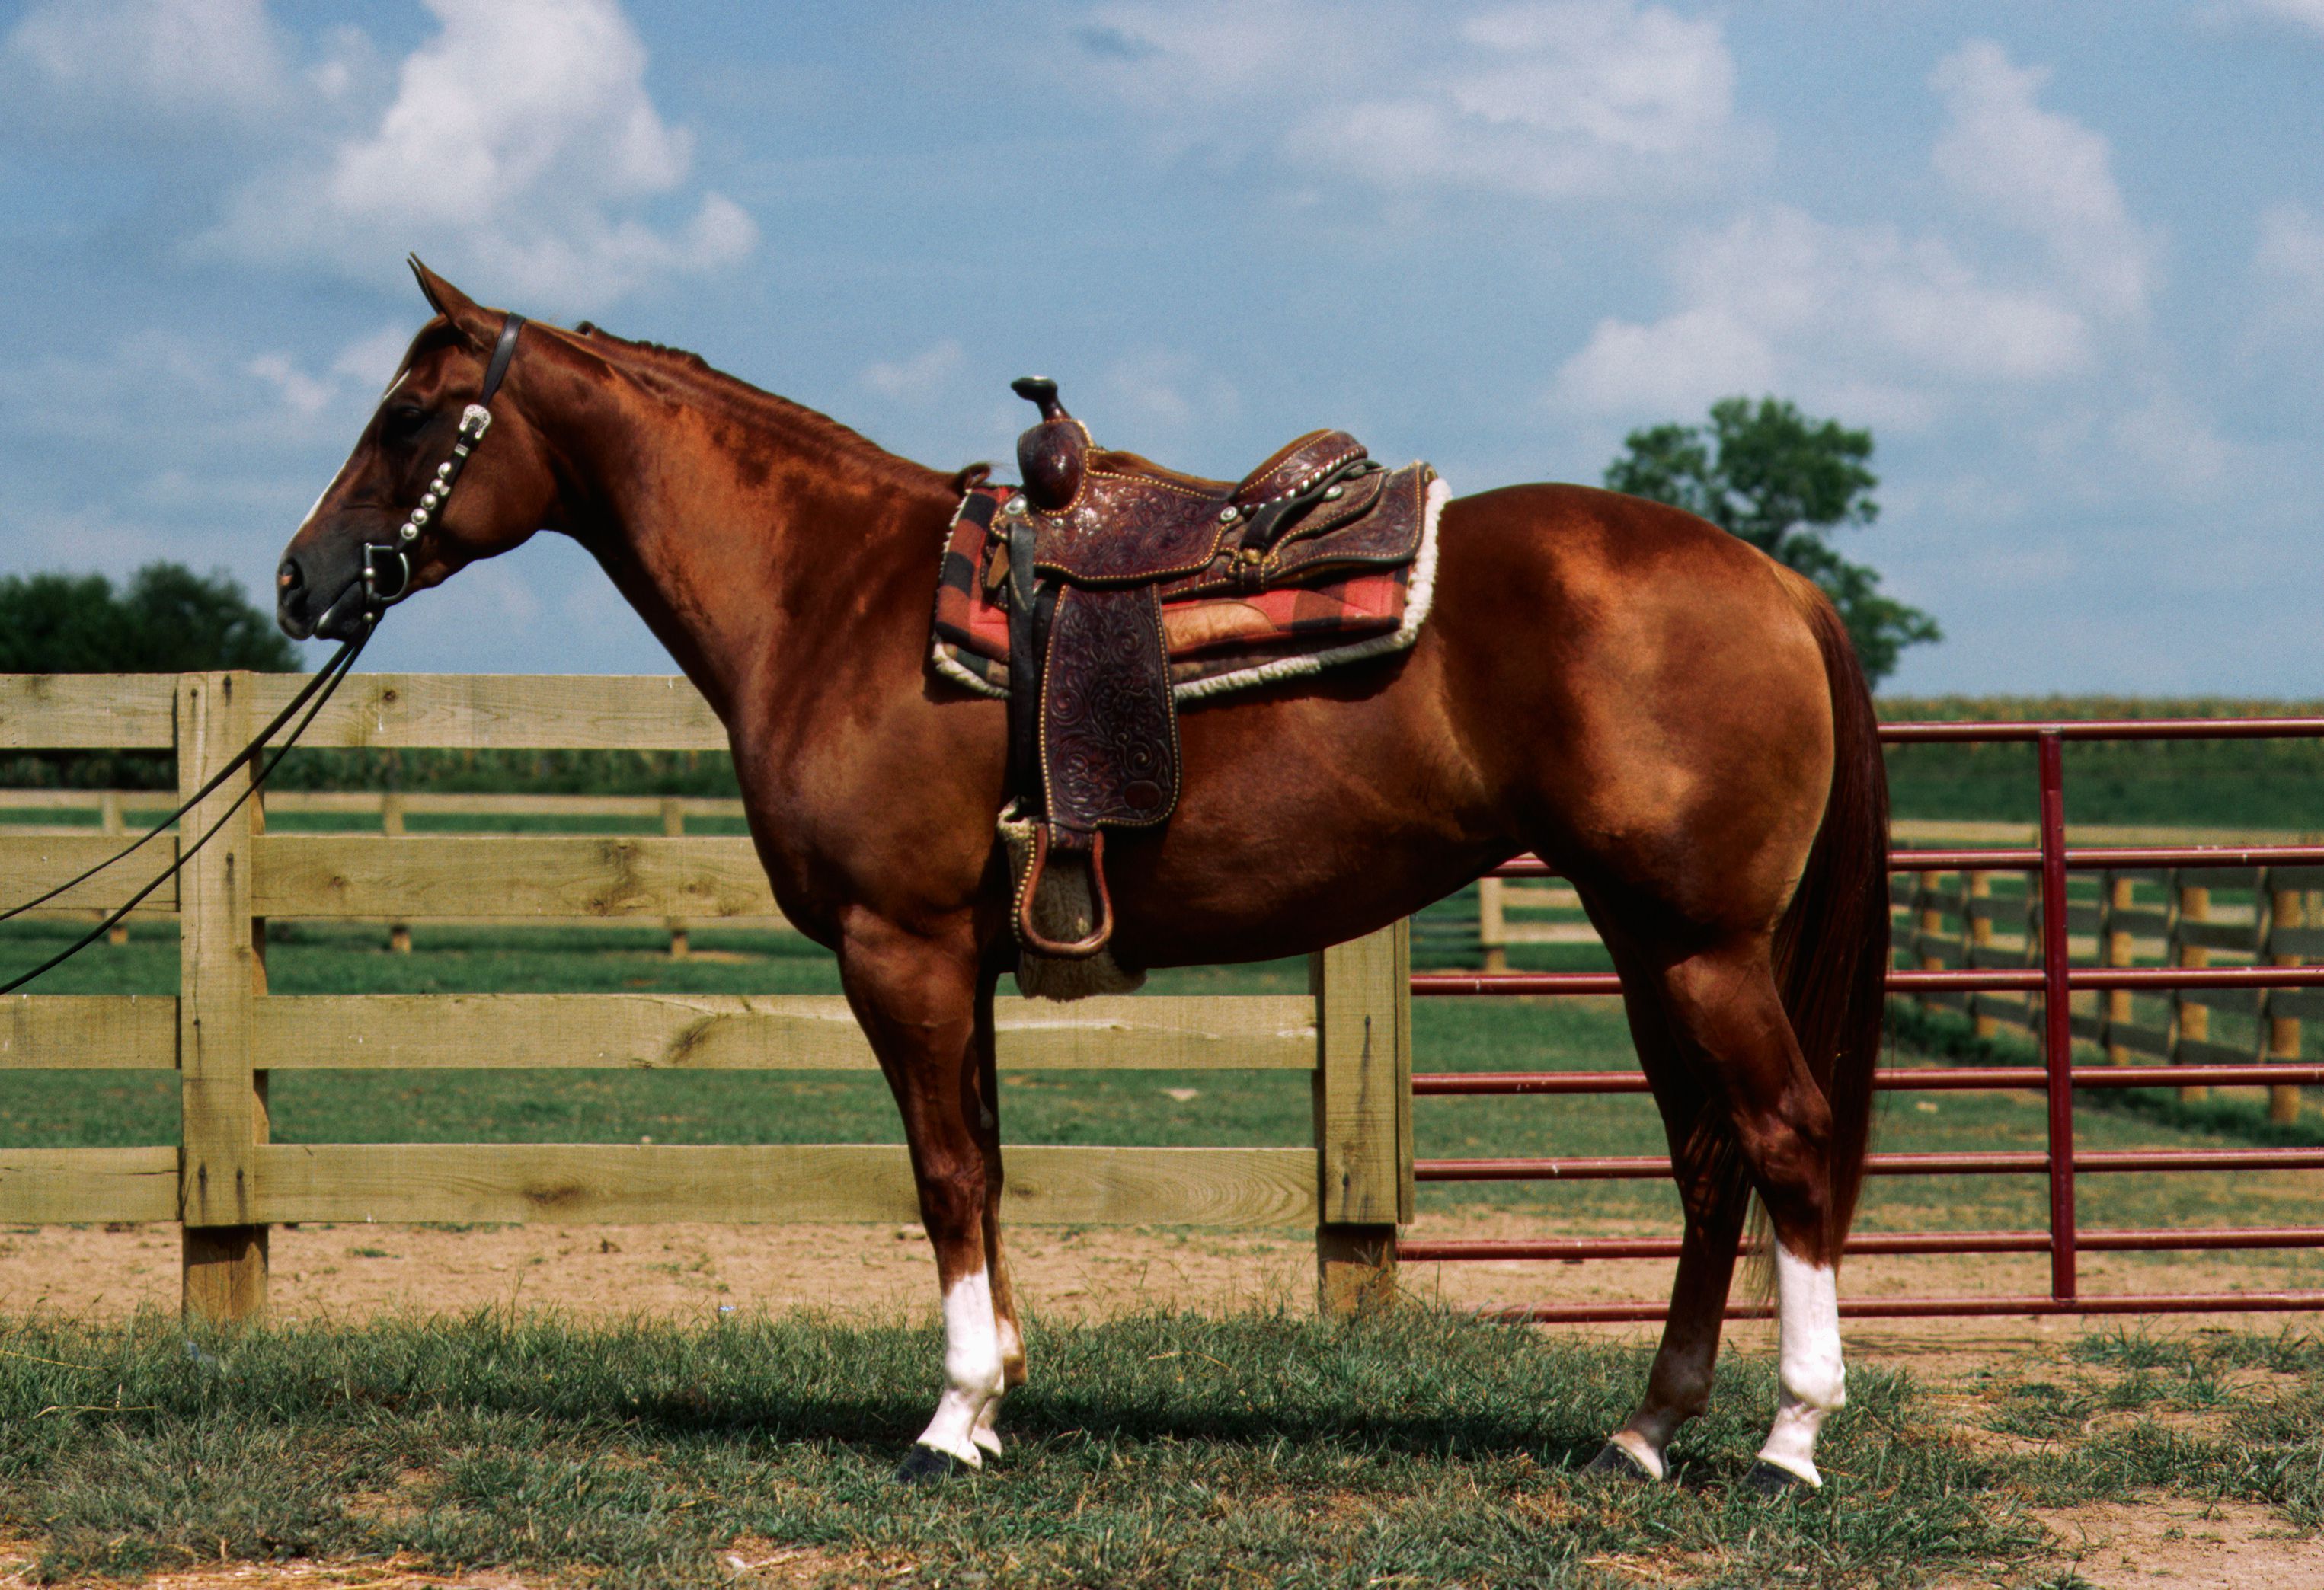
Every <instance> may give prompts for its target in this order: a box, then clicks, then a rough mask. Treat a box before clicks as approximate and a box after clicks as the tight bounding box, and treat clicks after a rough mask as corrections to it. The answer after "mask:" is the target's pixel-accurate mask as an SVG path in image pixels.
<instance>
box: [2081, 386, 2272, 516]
mask: <svg viewBox="0 0 2324 1590" xmlns="http://www.w3.org/2000/svg"><path fill="white" fill-rule="evenodd" d="M2108 439H2109V440H2110V441H2111V442H2112V443H2113V445H2114V446H2116V448H2117V449H2119V450H2120V451H2121V452H2122V453H2124V454H2125V455H2127V456H2128V457H2130V458H2131V459H2132V460H2134V461H2135V463H2136V464H2138V465H2139V466H2140V473H2141V475H2142V477H2143V478H2145V479H2148V480H2151V481H2153V482H2154V483H2156V484H2157V485H2159V486H2161V487H2163V488H2165V489H2168V490H2171V491H2173V492H2180V493H2182V494H2195V493H2201V492H2214V491H2216V488H2217V487H2218V484H2219V483H2220V482H2222V481H2223V480H2225V479H2227V476H2228V474H2229V473H2230V472H2231V471H2234V470H2236V469H2238V468H2246V469H2247V468H2250V467H2251V466H2252V460H2251V458H2250V455H2249V450H2248V449H2246V448H2245V447H2242V446H2238V445H2236V443H2234V442H2231V441H2229V440H2227V438H2226V437H2222V436H2220V435H2219V433H2218V430H2217V429H2216V428H2215V427H2213V426H2212V424H2211V422H2210V420H2209V418H2206V417H2205V416H2204V415H2202V414H2201V413H2199V411H2197V410H2196V409H2194V407H2193V406H2192V405H2190V404H2189V403H2188V402H2187V401H2186V400H2184V399H2183V398H2181V397H2180V396H2179V395H2178V394H2177V393H2176V392H2174V391H2172V390H2171V389H2170V388H2169V387H2167V386H2164V385H2163V384H2162V383H2161V382H2160V381H2150V382H2149V383H2148V386H2147V392H2146V398H2145V400H2144V402H2142V403H2140V404H2139V405H2138V406H2137V407H2136V408H2135V409H2124V410H2122V411H2121V412H2120V413H2118V414H2116V416H2115V418H2114V421H2113V423H2112V425H2111V426H2110V427H2108Z"/></svg>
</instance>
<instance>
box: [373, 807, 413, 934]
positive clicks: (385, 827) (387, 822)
mask: <svg viewBox="0 0 2324 1590" xmlns="http://www.w3.org/2000/svg"><path fill="white" fill-rule="evenodd" d="M379 831H380V832H382V833H383V834H385V835H387V837H388V838H390V839H401V838H402V837H403V832H404V831H403V793H402V791H401V790H393V789H391V790H389V791H387V792H386V793H385V794H384V795H381V796H380V797H379ZM387 949H388V953H390V954H392V955H409V954H410V953H411V924H410V923H408V922H391V923H389V924H387Z"/></svg>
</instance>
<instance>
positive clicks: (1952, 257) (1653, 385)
mask: <svg viewBox="0 0 2324 1590" xmlns="http://www.w3.org/2000/svg"><path fill="white" fill-rule="evenodd" d="M1667 268H1668V270H1669V271H1670V274H1671V278H1672V281H1673V285H1674V288H1675V289H1676V290H1677V296H1678V298H1679V299H1680V300H1681V302H1682V305H1683V307H1682V308H1679V309H1677V310H1675V311H1674V313H1672V314H1671V315H1669V316H1667V317H1664V318H1663V319H1661V320H1658V321H1655V322H1654V323H1652V324H1649V325H1645V326H1639V325H1633V324H1629V323H1627V322H1623V321H1619V320H1606V321H1601V322H1600V324H1599V326H1598V327H1597V329H1596V330H1595V332H1593V333H1592V335H1591V339H1590V341H1589V343H1588V345H1585V346H1584V347H1583V348H1582V351H1581V352H1580V353H1579V354H1575V355H1574V356H1573V358H1572V359H1571V360H1569V361H1567V363H1565V365H1564V366H1563V369H1561V370H1560V372H1558V378H1557V393H1558V396H1559V398H1560V399H1561V400H1563V402H1564V403H1565V404H1567V405H1568V406H1570V407H1573V408H1577V409H1585V410H1591V411H1595V412H1609V411H1610V412H1628V411H1638V412H1669V411H1673V410H1677V411H1681V412H1683V411H1687V410H1691V409H1697V408H1700V407H1701V405H1702V404H1703V403H1704V402H1706V401H1708V400H1711V399H1712V398H1715V397H1719V396H1722V395H1724V394H1726V393H1729V392H1736V391H1769V390H1775V389H1780V390H1783V391H1786V392H1789V393H1791V394H1793V395H1794V396H1796V397H1799V398H1800V399H1802V400H1805V401H1814V402H1819V403H1824V404H1830V405H1833V406H1842V405H1844V406H1846V407H1848V408H1849V411H1850V412H1851V414H1852V415H1856V416H1860V417H1862V418H1865V419H1867V420H1873V421H1879V422H1885V423H1886V424H1889V425H1892V426H1903V427H1911V426H1914V425H1918V424H1923V423H1925V422H1926V421H1927V420H1928V419H1929V418H1932V414H1933V412H1934V408H1935V403H1934V400H1933V398H1932V394H1931V393H1930V391H1928V390H1927V389H1928V388H1930V387H1931V386H1932V385H1934V386H1936V387H1940V388H1941V387H1945V386H1949V385H1950V384H1953V383H1957V382H2004V383H2024V382H2032V381H2046V380H2050V379H2052V378H2054V377H2057V376H2060V375H2062V374H2066V373H2069V372H2073V371H2076V370H2079V369H2082V368H2084V367H2086V366H2087V365H2088V364H2089V361H2090V358H2091V347H2090V341H2089V332H2088V328H2087V326H2085V325H2084V323H2083V321H2082V319H2081V318H2080V317H2079V316H2078V315H2076V314H2075V313H2074V312H2073V311H2072V310H2071V309H2070V308H2063V307H2061V306H2060V305H2058V304H2056V303H2054V302H2052V301H2050V300H2048V299H2044V298H2043V297H2041V296H2040V295H2038V294H2034V293H2030V292H2024V291H2019V290H2011V289H2006V288H2000V287H1996V286H1993V285H1990V284H1988V283H1987V282H1984V281H1982V280H1979V279H1978V276H1977V274H1976V273H1975V272H1974V271H1971V270H1970V269H1969V266H1967V265H1966V264H1964V263H1963V262H1961V260H1960V258H1959V257H1958V256H1957V255H1956V254H1955V253H1953V251H1952V250H1951V249H1950V247H1949V246H1947V245H1946V244H1944V243H1943V242H1942V241H1941V240H1940V239H1936V238H1923V239H1921V240H1918V241H1916V242H1911V241H1907V240H1906V239H1904V237H1903V236H1902V235H1901V234H1898V233H1896V232H1895V231H1894V230H1893V229H1891V228H1887V227H1848V226H1835V225H1829V224H1827V223H1824V222H1821V221H1817V220H1815V219H1814V218H1812V216H1807V215H1805V214H1803V213H1802V212H1800V211H1798V210H1794V209H1790V208H1784V207H1776V208H1773V209H1770V210H1767V211H1766V212H1764V213H1761V214H1757V215H1751V216H1744V217H1742V218H1741V219H1738V220H1737V221H1735V222H1734V223H1732V224H1731V225H1729V226H1727V227H1726V228H1724V229H1723V230H1720V231H1719V232H1715V233H1711V234H1705V235H1701V236H1697V237H1694V238H1692V239H1690V240H1688V241H1687V242H1685V243H1684V244H1681V245H1680V246H1679V247H1678V248H1677V249H1676V250H1675V251H1674V253H1673V254H1672V256H1671V259H1670V260H1669V262H1668V266H1667Z"/></svg>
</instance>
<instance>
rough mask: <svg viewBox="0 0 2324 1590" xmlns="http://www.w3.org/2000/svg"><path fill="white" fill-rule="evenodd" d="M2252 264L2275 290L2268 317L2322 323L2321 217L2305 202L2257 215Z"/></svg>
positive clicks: (2323, 263) (2323, 228) (2323, 221)
mask: <svg viewBox="0 0 2324 1590" xmlns="http://www.w3.org/2000/svg"><path fill="white" fill-rule="evenodd" d="M2319 3H2324V0H2319ZM2252 269H2253V271H2255V272H2256V273H2257V274H2258V276H2259V278H2260V280H2262V281H2264V282H2265V283H2266V284H2267V285H2268V286H2269V287H2270V288H2271V289H2272V290H2273V295H2274V299H2275V301H2274V303H2273V304H2272V305H2271V306H2270V307H2269V317H2270V318H2272V319H2273V320H2275V321H2278V322H2289V323H2292V324H2294V325H2300V326H2324V217H2319V216H2317V215H2316V213H2315V212H2314V211H2312V210H2310V209H2309V208H2308V207H2306V206H2304V205H2298V204H2280V205H2276V206H2274V207H2272V208H2270V209H2269V210H2268V211H2267V212H2266V213H2265V214H2264V215H2263V216H2260V221H2259V245H2258V247H2257V248H2256V249H2255V250H2254V251H2253V254H2252Z"/></svg>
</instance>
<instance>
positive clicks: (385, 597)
mask: <svg viewBox="0 0 2324 1590" xmlns="http://www.w3.org/2000/svg"><path fill="white" fill-rule="evenodd" d="M382 556H386V557H391V558H393V559H394V560H395V567H394V585H393V587H392V589H390V588H385V587H384V586H383V582H382V580H381V575H382V574H383V573H384V572H385V570H384V569H383V567H382V565H381V561H380V560H381V558H382ZM363 589H364V607H365V608H366V609H368V610H369V611H372V612H374V613H377V612H384V611H387V610H388V609H389V608H391V607H393V606H394V605H395V604H396V603H397V602H401V601H402V600H403V599H404V598H405V597H407V596H409V595H410V594H411V558H410V554H408V553H406V552H405V551H404V549H403V548H402V547H397V546H392V545H388V544H385V543H381V542H375V541H374V542H366V543H364V562H363Z"/></svg>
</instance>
